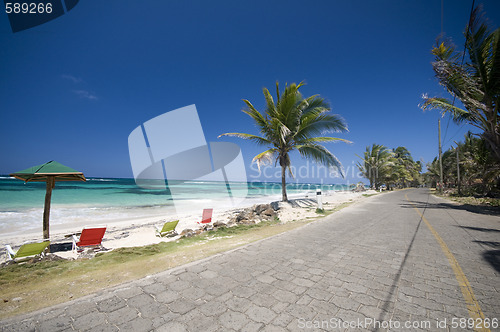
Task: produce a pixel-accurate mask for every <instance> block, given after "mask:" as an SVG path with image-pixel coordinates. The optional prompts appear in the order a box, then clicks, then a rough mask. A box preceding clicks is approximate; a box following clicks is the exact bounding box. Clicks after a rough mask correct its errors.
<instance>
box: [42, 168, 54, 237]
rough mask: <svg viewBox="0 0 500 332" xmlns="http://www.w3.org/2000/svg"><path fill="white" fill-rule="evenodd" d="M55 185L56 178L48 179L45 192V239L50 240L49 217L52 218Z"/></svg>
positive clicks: (49, 177) (50, 177)
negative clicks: (51, 210)
mask: <svg viewBox="0 0 500 332" xmlns="http://www.w3.org/2000/svg"><path fill="white" fill-rule="evenodd" d="M54 185H55V177H54V176H48V177H47V190H46V192H45V207H44V210H43V238H44V239H49V216H50V201H51V198H52V188H54Z"/></svg>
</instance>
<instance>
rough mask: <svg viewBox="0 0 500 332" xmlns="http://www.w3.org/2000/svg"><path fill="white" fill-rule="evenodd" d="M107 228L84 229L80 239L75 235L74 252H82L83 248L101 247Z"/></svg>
mask: <svg viewBox="0 0 500 332" xmlns="http://www.w3.org/2000/svg"><path fill="white" fill-rule="evenodd" d="M105 232H106V226H96V227H84V228H83V230H82V234H81V235H80V239H77V238H76V235H73V251H75V250H76V251H82V250H83V247H101V248H102V244H101V242H102V238H103V237H104V233H105Z"/></svg>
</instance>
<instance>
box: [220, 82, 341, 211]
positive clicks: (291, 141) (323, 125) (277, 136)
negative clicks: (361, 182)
mask: <svg viewBox="0 0 500 332" xmlns="http://www.w3.org/2000/svg"><path fill="white" fill-rule="evenodd" d="M303 85H304V84H303V83H300V84H298V85H297V84H295V83H292V84H291V85H288V84H287V85H285V89H284V90H283V92H282V93H281V94H280V90H279V84H278V82H276V98H277V99H276V101H275V100H274V99H273V97H272V96H271V93H269V90H268V89H267V88H264V89H263V93H264V98H265V100H266V108H265V110H264V113H261V112H259V111H257V109H256V108H255V107H254V106H253V105H252V103H250V102H249V101H248V100H245V99H244V100H243V101H244V102H245V104H246V105H247V107H248V109H246V110H243V112H244V113H246V114H248V115H249V116H250V117H251V118H252V119H253V121H254V122H255V124H256V125H257V127H258V128H259V131H260V136H258V135H252V134H245V133H225V134H222V135H220V136H219V137H221V136H235V137H239V138H243V139H247V140H251V141H253V142H255V143H257V144H259V145H264V146H267V147H268V148H269V149H268V150H266V151H264V152H262V153H259V154H258V155H256V156H255V157H254V158H253V161H254V162H257V165H258V166H259V167H260V165H261V164H263V163H266V162H271V161H272V160H273V159H274V161H275V165H276V164H277V163H279V164H280V166H281V186H282V187H281V192H282V200H283V202H287V201H288V198H287V195H286V170H287V169H288V171H289V174H290V175H291V176H292V177H293V174H292V171H291V168H290V166H291V161H290V152H292V151H293V150H297V151H298V152H299V153H300V155H301V156H302V157H305V158H310V159H312V160H314V161H316V162H318V163H320V164H323V165H326V166H329V167H337V168H338V169H341V168H342V165H341V163H340V161H339V160H338V159H337V158H336V157H335V156H334V155H333V154H332V153H331V152H330V151H328V150H327V149H326V148H325V147H324V146H323V145H321V144H320V143H325V142H335V141H343V142H348V143H350V142H349V141H347V140H345V139H341V138H335V137H327V136H319V135H323V134H325V133H327V132H346V131H347V125H346V123H345V122H344V120H343V119H342V118H341V117H340V116H339V115H336V114H327V113H328V112H329V111H330V106H329V105H328V103H326V102H325V101H324V99H322V98H320V97H319V96H318V95H314V96H311V97H308V98H304V97H303V96H302V94H301V93H300V92H299V88H300V87H301V86H303Z"/></svg>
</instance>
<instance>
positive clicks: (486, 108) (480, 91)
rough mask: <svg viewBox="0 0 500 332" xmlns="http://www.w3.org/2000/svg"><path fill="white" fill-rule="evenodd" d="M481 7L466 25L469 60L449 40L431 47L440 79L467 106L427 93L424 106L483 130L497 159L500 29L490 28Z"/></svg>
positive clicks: (499, 158) (499, 155)
mask: <svg viewBox="0 0 500 332" xmlns="http://www.w3.org/2000/svg"><path fill="white" fill-rule="evenodd" d="M485 22H486V20H485V19H484V18H483V16H482V13H481V7H478V8H476V9H475V10H474V11H473V13H472V16H471V20H470V22H469V26H468V28H467V31H466V34H465V37H466V49H467V52H468V54H469V58H470V60H469V61H468V62H467V63H466V64H465V66H463V65H462V61H461V57H462V55H461V54H460V53H458V52H456V51H455V48H454V47H453V46H452V45H450V44H449V43H448V42H446V41H444V42H440V41H438V43H437V46H436V47H435V48H434V49H433V50H432V53H433V54H434V55H435V57H436V61H435V62H433V64H432V66H433V68H434V71H435V73H436V77H437V78H438V80H439V83H440V84H441V85H442V86H444V87H445V88H446V90H447V91H448V92H449V93H450V94H451V95H452V96H453V97H456V98H458V99H459V100H460V101H461V102H462V104H463V105H464V106H465V109H461V108H460V107H457V106H454V104H453V102H451V101H450V100H448V99H445V98H436V97H435V98H428V97H427V96H424V103H423V104H422V108H423V109H424V110H425V109H440V110H442V111H443V113H450V114H451V115H452V117H453V119H454V120H455V121H456V122H457V123H460V122H468V123H469V124H471V125H473V126H475V127H477V128H479V129H481V130H482V134H481V136H482V137H483V138H484V139H485V140H486V141H487V142H488V145H489V147H490V148H491V150H492V152H493V154H494V156H495V157H496V159H497V161H500V116H499V115H500V109H499V108H498V107H499V104H500V29H496V30H494V31H493V32H491V31H490V30H489V28H488V26H487V24H486V23H485Z"/></svg>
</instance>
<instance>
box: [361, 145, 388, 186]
mask: <svg viewBox="0 0 500 332" xmlns="http://www.w3.org/2000/svg"><path fill="white" fill-rule="evenodd" d="M357 156H358V155H357ZM358 157H359V158H360V159H361V161H362V162H361V163H359V162H358V164H357V166H358V169H359V170H360V171H361V173H362V174H363V176H364V177H366V178H367V179H368V181H370V188H373V189H378V188H379V187H380V185H381V184H382V183H384V181H386V180H389V181H392V180H391V179H390V177H391V175H392V174H393V173H392V172H391V171H392V168H391V167H392V166H394V154H393V153H392V152H391V150H389V149H388V148H387V147H386V146H384V145H380V144H375V143H374V144H373V145H372V146H371V147H370V146H367V147H366V151H365V152H364V154H363V157H361V156H358Z"/></svg>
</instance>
